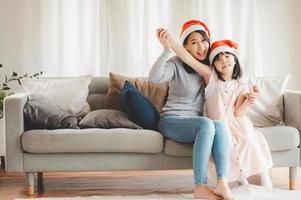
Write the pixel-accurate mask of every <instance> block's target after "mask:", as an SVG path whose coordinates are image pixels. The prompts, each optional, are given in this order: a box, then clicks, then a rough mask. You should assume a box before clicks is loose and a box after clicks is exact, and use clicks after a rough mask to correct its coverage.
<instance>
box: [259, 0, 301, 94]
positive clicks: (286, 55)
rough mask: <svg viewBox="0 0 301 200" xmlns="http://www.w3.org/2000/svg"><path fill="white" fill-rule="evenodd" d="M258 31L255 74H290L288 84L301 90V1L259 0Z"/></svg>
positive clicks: (291, 87)
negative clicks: (259, 61)
mask: <svg viewBox="0 0 301 200" xmlns="http://www.w3.org/2000/svg"><path fill="white" fill-rule="evenodd" d="M257 8H258V9H257V11H258V12H257V23H258V26H259V30H258V31H257V34H258V36H259V37H260V41H261V48H260V49H258V51H259V53H260V55H261V59H260V60H261V63H260V68H257V71H256V74H257V75H262V76H283V75H286V74H289V73H290V74H291V80H290V82H289V85H288V88H290V89H298V90H301V78H300V76H301V12H300V8H301V1H299V0H257Z"/></svg>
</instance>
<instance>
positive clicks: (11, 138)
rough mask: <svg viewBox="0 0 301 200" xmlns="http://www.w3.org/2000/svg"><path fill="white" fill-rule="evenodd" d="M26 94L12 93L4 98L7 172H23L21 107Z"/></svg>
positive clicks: (26, 97) (22, 119)
mask: <svg viewBox="0 0 301 200" xmlns="http://www.w3.org/2000/svg"><path fill="white" fill-rule="evenodd" d="M27 101H28V94H24V93H18V94H13V95H10V96H8V97H6V98H5V99H4V120H5V142H6V168H7V171H8V172H23V148H22V143H21V142H22V141H21V135H22V134H23V133H24V118H23V108H24V105H25V104H26V102H27Z"/></svg>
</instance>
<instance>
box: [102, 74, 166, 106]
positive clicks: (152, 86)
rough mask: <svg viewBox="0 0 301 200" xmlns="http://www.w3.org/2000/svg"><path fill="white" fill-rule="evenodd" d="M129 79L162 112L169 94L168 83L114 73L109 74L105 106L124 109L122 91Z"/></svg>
mask: <svg viewBox="0 0 301 200" xmlns="http://www.w3.org/2000/svg"><path fill="white" fill-rule="evenodd" d="M126 80H128V81H129V82H130V83H132V84H133V85H134V86H135V87H136V88H137V89H138V90H139V91H140V92H141V93H142V94H143V95H144V96H146V97H147V98H148V99H149V100H150V101H151V102H152V103H153V105H154V106H155V107H156V109H157V110H158V112H161V110H162V107H163V105H164V104H165V102H166V99H167V95H168V83H167V82H166V83H153V82H150V81H148V80H142V79H137V78H129V77H125V76H120V75H117V74H114V73H110V75H109V88H108V92H107V95H106V100H105V108H107V109H115V110H122V104H121V98H120V91H121V89H122V87H123V85H124V83H125V81H126Z"/></svg>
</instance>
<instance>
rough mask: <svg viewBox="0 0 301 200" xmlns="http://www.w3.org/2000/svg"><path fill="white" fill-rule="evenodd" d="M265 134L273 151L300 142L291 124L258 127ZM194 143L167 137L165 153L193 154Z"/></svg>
mask: <svg viewBox="0 0 301 200" xmlns="http://www.w3.org/2000/svg"><path fill="white" fill-rule="evenodd" d="M257 129H258V130H259V131H261V132H262V133H263V135H264V136H265V138H266V140H267V143H268V145H269V148H270V150H271V151H286V150H290V149H295V148H297V147H298V146H299V144H300V139H299V131H298V130H297V129H296V128H293V127H289V126H271V127H264V128H257ZM192 148H193V143H179V142H175V141H172V140H169V139H167V140H166V141H165V144H164V154H166V155H170V156H192Z"/></svg>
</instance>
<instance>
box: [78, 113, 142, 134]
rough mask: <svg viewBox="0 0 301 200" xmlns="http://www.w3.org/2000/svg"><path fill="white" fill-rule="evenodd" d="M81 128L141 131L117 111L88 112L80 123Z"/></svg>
mask: <svg viewBox="0 0 301 200" xmlns="http://www.w3.org/2000/svg"><path fill="white" fill-rule="evenodd" d="M79 126H80V127H81V128H130V129H141V127H140V126H138V125H137V124H135V123H134V122H132V121H131V120H129V116H128V115H127V114H126V113H124V112H122V111H119V110H110V109H102V110H94V111H91V112H89V113H88V114H87V115H86V116H85V117H84V118H83V119H82V120H81V121H80V122H79Z"/></svg>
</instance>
